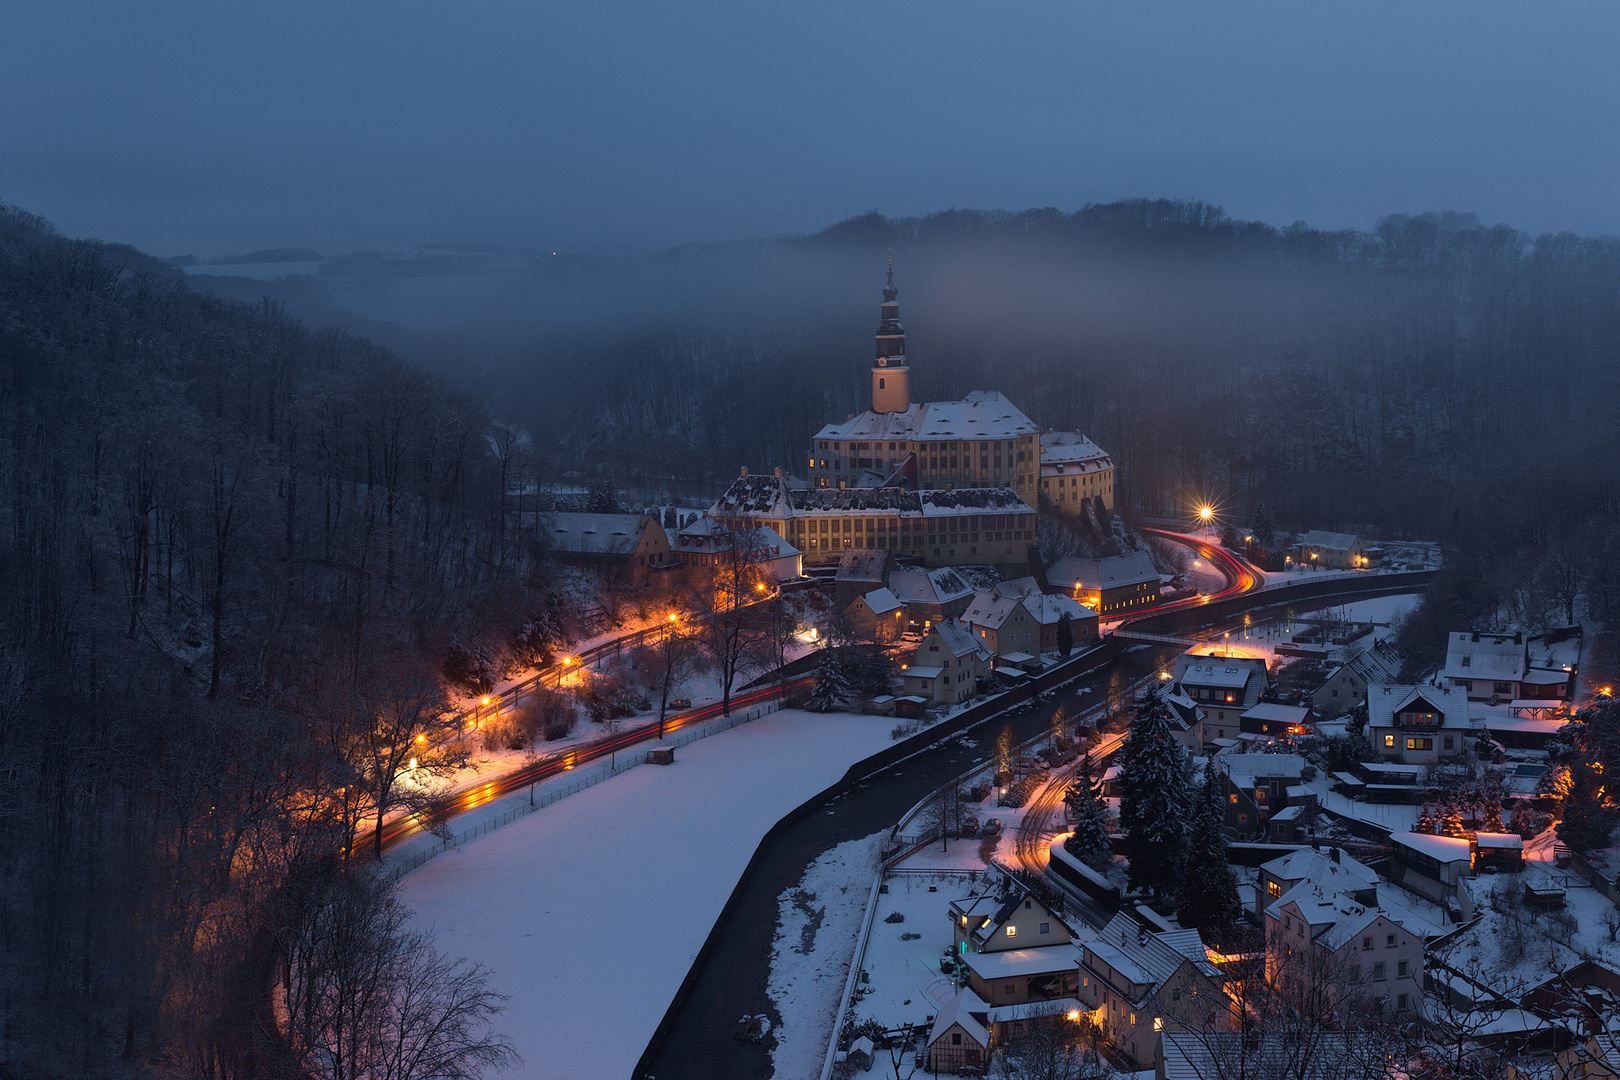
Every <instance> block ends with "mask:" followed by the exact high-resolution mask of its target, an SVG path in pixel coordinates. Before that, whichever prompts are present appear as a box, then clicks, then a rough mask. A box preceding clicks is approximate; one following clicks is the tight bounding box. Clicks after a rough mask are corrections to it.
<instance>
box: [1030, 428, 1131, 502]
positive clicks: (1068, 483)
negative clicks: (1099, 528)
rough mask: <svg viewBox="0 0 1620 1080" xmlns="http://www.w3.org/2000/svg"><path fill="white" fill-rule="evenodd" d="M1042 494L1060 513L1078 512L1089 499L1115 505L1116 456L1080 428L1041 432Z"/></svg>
mask: <svg viewBox="0 0 1620 1080" xmlns="http://www.w3.org/2000/svg"><path fill="white" fill-rule="evenodd" d="M1041 495H1042V496H1044V497H1045V498H1046V499H1047V501H1049V502H1050V503H1051V504H1052V505H1053V506H1055V507H1057V509H1058V512H1059V513H1063V514H1078V513H1080V512H1081V507H1082V506H1084V505H1085V503H1086V502H1087V500H1096V499H1100V500H1101V501H1102V504H1103V509H1104V511H1105V512H1110V513H1111V512H1112V511H1113V509H1114V459H1113V457H1112V456H1110V455H1109V453H1108V451H1106V450H1104V449H1103V448H1102V447H1100V446H1098V445H1097V444H1096V443H1094V442H1092V441H1091V440H1090V439H1088V438H1086V437H1085V436H1084V435H1082V434H1080V432H1078V431H1049V432H1047V433H1045V434H1044V435H1042V436H1041Z"/></svg>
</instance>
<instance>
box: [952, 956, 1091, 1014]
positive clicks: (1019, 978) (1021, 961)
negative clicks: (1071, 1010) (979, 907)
mask: <svg viewBox="0 0 1620 1080" xmlns="http://www.w3.org/2000/svg"><path fill="white" fill-rule="evenodd" d="M1079 959H1080V953H1079V951H1078V950H1077V949H1076V948H1075V947H1074V946H1073V945H1051V946H1046V947H1044V948H1036V949H1007V950H1005V951H1002V952H969V953H964V954H963V955H962V964H963V966H964V967H966V968H967V973H968V982H967V985H968V989H969V990H972V991H973V992H974V993H975V994H977V995H978V996H979V998H980V1000H982V1001H985V1002H987V1003H988V1004H990V1005H991V1006H992V1007H994V1008H998V1009H1001V1008H1007V1007H1009V1006H1014V1005H1028V1004H1031V1003H1044V1002H1048V1001H1062V1000H1068V1001H1074V1002H1075V1005H1076V1007H1078V1004H1079V1003H1078V1001H1077V1000H1076V999H1075V993H1076V990H1077V988H1078V986H1079V982H1080V975H1079V968H1078V961H1079ZM991 1019H992V1021H994V1020H995V1019H996V1018H995V1017H991Z"/></svg>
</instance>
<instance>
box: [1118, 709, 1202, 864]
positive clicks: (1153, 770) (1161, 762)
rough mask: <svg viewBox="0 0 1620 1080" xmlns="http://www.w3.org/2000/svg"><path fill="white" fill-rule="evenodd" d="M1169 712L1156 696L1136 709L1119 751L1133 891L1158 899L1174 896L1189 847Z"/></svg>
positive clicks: (1183, 783) (1182, 776)
mask: <svg viewBox="0 0 1620 1080" xmlns="http://www.w3.org/2000/svg"><path fill="white" fill-rule="evenodd" d="M1170 724H1171V714H1170V707H1169V706H1168V705H1166V704H1165V703H1164V700H1163V698H1162V697H1161V696H1160V693H1159V691H1158V690H1154V691H1153V692H1151V693H1150V694H1148V696H1147V697H1146V698H1144V699H1143V700H1142V703H1141V705H1139V706H1138V707H1137V710H1136V718H1135V719H1134V720H1133V721H1132V722H1131V731H1130V734H1129V735H1127V736H1126V738H1125V745H1124V746H1123V747H1122V748H1121V750H1120V771H1119V788H1120V792H1119V794H1120V799H1119V823H1120V825H1121V827H1122V828H1123V829H1124V830H1125V836H1126V841H1127V847H1128V850H1129V851H1130V856H1131V868H1130V884H1131V887H1132V888H1141V889H1150V890H1152V892H1153V894H1154V895H1155V896H1163V895H1165V894H1166V893H1169V892H1171V891H1172V890H1174V888H1175V885H1176V878H1177V872H1178V871H1179V869H1180V867H1181V860H1182V856H1183V855H1184V854H1185V853H1186V845H1187V810H1188V806H1189V804H1190V802H1191V800H1190V798H1189V794H1190V793H1189V792H1188V790H1187V787H1188V785H1187V772H1186V769H1185V767H1184V764H1183V755H1182V751H1181V747H1180V745H1179V744H1177V742H1176V740H1175V736H1174V735H1173V734H1172V731H1171V726H1170Z"/></svg>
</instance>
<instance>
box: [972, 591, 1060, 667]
mask: <svg viewBox="0 0 1620 1080" xmlns="http://www.w3.org/2000/svg"><path fill="white" fill-rule="evenodd" d="M962 623H963V625H965V626H966V627H967V628H968V630H969V631H970V632H972V633H973V634H976V635H977V636H978V637H979V639H980V640H982V641H983V642H984V643H985V644H986V645H988V646H989V647H990V651H991V652H993V653H995V654H996V656H997V657H998V658H999V659H1001V660H1003V661H1005V662H1006V663H1008V664H1012V665H1015V666H1018V667H1024V668H1038V667H1040V651H1041V626H1040V623H1038V622H1036V621H1035V616H1033V615H1031V614H1030V613H1029V609H1028V608H1026V607H1024V603H1023V600H1022V598H1020V597H1018V596H1003V595H1001V594H1000V593H999V592H997V591H996V590H994V589H991V590H987V591H985V592H981V593H979V594H977V595H976V596H974V598H973V601H972V603H970V604H968V606H967V610H966V611H964V612H963V613H962Z"/></svg>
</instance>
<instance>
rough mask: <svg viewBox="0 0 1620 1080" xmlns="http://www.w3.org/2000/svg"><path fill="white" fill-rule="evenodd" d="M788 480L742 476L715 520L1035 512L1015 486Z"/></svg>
mask: <svg viewBox="0 0 1620 1080" xmlns="http://www.w3.org/2000/svg"><path fill="white" fill-rule="evenodd" d="M803 483H804V482H803V481H801V480H798V479H797V478H795V477H789V476H781V477H777V476H739V477H738V478H737V479H735V480H733V481H732V482H731V485H730V486H729V487H728V488H726V490H725V493H724V494H722V495H721V496H720V498H718V499H716V500H715V502H714V505H713V506H711V507H709V514H710V515H711V516H713V517H717V518H721V519H726V518H735V517H778V518H793V517H834V516H838V515H841V514H852V515H854V514H859V515H869V514H873V513H884V514H893V515H894V516H896V517H923V518H953V517H961V516H964V515H970V514H984V513H991V514H1033V513H1034V512H1035V508H1034V507H1032V506H1030V505H1029V504H1028V503H1026V502H1025V501H1024V500H1023V498H1022V497H1021V496H1020V495H1019V494H1018V493H1017V492H1016V491H1014V490H1013V489H1012V488H998V487H966V488H953V489H951V490H950V491H944V490H939V491H933V490H929V491H913V490H910V489H907V488H900V487H846V488H834V487H805V486H801V485H803Z"/></svg>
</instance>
